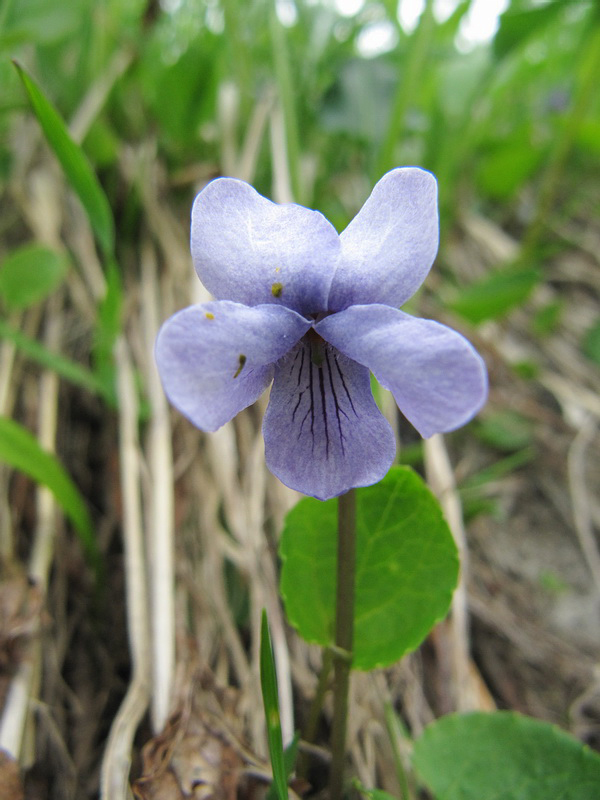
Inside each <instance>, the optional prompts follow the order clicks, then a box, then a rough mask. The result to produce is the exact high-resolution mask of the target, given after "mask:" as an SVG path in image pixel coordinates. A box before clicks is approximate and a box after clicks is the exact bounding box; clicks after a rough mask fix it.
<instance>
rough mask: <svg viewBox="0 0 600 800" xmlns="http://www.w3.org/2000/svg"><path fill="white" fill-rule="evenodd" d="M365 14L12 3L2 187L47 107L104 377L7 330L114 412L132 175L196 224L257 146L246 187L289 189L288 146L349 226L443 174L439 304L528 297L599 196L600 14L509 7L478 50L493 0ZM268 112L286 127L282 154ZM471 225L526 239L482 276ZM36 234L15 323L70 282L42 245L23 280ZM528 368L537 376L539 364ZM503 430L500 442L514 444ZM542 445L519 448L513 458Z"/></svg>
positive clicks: (503, 310)
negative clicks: (390, 176) (467, 255)
mask: <svg viewBox="0 0 600 800" xmlns="http://www.w3.org/2000/svg"><path fill="white" fill-rule="evenodd" d="M352 5H354V12H353V13H350V12H349V11H345V10H344V3H343V2H342V0H251V1H250V2H246V1H245V0H100V2H98V0H72V2H70V3H68V4H65V3H57V2H55V0H1V2H0V83H1V85H2V87H3V91H2V94H1V96H0V187H1V188H0V194H2V196H3V195H4V189H5V188H7V187H8V186H10V185H11V182H13V183H14V182H15V181H17V182H18V181H19V180H23V176H22V175H21V174H20V173H19V168H20V167H19V158H20V154H19V147H18V142H17V140H18V137H19V135H20V133H19V132H20V130H21V128H20V127H19V126H20V125H21V124H22V122H23V119H24V117H26V116H29V117H31V115H32V110H31V109H32V108H33V109H34V110H35V114H36V116H37V119H38V122H39V123H40V125H41V126H42V129H43V130H44V133H45V136H46V140H47V142H48V143H49V144H50V146H51V148H52V150H53V151H54V155H55V156H56V157H57V158H58V160H59V162H60V163H61V164H62V167H63V170H64V174H65V176H66V178H67V180H68V181H69V182H70V184H71V186H72V187H73V188H74V190H75V192H76V194H77V195H78V196H79V198H80V199H81V201H82V203H83V205H84V207H85V209H86V211H87V214H88V218H89V220H90V223H91V225H92V228H93V230H94V232H95V234H96V239H97V242H98V244H99V246H100V253H99V255H100V257H101V260H102V262H103V266H104V270H105V276H104V277H105V284H106V289H107V293H106V294H105V296H104V299H101V298H100V297H99V298H98V300H97V303H98V307H97V309H96V319H95V327H94V332H93V334H92V345H91V349H92V352H91V354H90V361H91V363H92V365H93V368H92V371H89V369H88V368H87V365H86V369H85V370H82V369H79V370H77V369H76V365H74V364H73V363H70V362H69V361H68V360H66V359H65V358H62V357H61V356H59V355H58V354H52V353H49V352H48V351H46V350H45V349H44V348H43V346H42V345H39V346H37V347H36V345H35V343H32V341H31V340H28V339H27V338H26V337H24V336H23V335H21V334H20V333H19V332H18V331H16V330H15V329H14V327H11V326H12V322H11V324H10V325H8V324H5V325H4V327H3V332H2V336H3V337H4V338H10V339H11V340H12V341H13V342H15V343H17V346H19V347H20V348H21V349H22V350H23V351H24V352H25V354H26V355H27V356H28V357H30V358H33V359H34V360H37V361H38V362H40V363H44V364H47V365H48V364H50V365H51V364H53V363H54V364H55V365H56V368H57V370H58V371H60V373H61V374H62V375H63V376H67V377H68V376H71V379H72V380H74V381H75V382H76V383H79V384H80V385H84V386H88V387H91V388H92V390H93V391H96V392H99V393H100V394H101V395H102V396H103V397H104V398H105V399H106V400H107V401H108V402H109V403H115V402H116V399H115V396H114V369H113V366H112V349H113V345H114V342H115V340H116V338H117V336H118V335H119V331H120V325H121V316H122V307H123V298H122V287H123V285H125V284H126V279H125V276H124V274H123V272H124V270H125V269H126V268H127V267H126V265H127V264H130V263H132V262H131V259H130V258H128V257H125V256H126V254H128V255H129V256H130V255H131V251H132V250H135V248H136V246H137V243H136V241H135V239H136V236H137V233H138V232H139V230H140V226H141V224H142V222H143V219H142V216H143V211H142V207H143V204H142V201H141V198H140V191H141V189H140V185H139V183H138V182H137V180H136V178H135V177H133V178H132V176H131V174H128V173H127V169H126V166H125V165H126V164H127V163H131V158H132V154H139V153H142V152H145V153H150V154H151V155H150V156H146V158H147V157H150V158H153V159H155V160H156V161H157V162H158V163H160V165H161V170H162V174H163V175H164V183H163V189H164V188H165V187H166V189H167V191H169V193H170V194H169V205H170V206H171V208H172V209H173V211H174V212H175V213H176V214H177V215H179V216H180V218H181V219H182V220H186V219H187V218H188V215H189V209H190V206H191V201H192V198H193V195H194V193H195V192H196V191H197V190H198V189H199V188H200V186H201V184H202V182H203V181H206V180H208V179H210V178H211V177H213V176H216V175H218V174H225V173H227V172H229V173H230V174H231V172H236V170H237V169H239V167H240V164H241V156H242V154H244V153H246V154H248V153H250V154H251V155H252V153H253V152H254V156H253V157H251V158H250V159H249V160H247V161H246V170H247V171H246V174H245V177H247V178H249V179H251V180H252V182H253V183H254V185H255V186H256V187H257V189H258V190H259V191H261V192H262V193H264V194H266V195H268V196H274V195H276V191H275V187H276V184H277V179H278V178H281V175H276V170H277V169H279V170H280V171H281V163H280V164H279V166H277V158H276V157H274V152H275V151H276V149H277V147H279V148H280V149H281V147H282V143H284V145H285V153H284V156H286V155H287V160H286V158H285V157H284V162H285V161H287V169H288V170H289V185H290V188H291V190H292V192H293V194H294V196H295V198H296V200H298V201H299V202H302V203H304V204H306V205H309V206H311V207H314V208H318V209H319V210H321V211H322V212H323V213H324V214H325V215H326V216H327V217H328V218H329V219H331V220H332V221H333V222H334V224H336V225H337V227H338V228H339V229H342V228H343V227H344V226H345V225H346V224H347V222H348V221H349V219H351V218H352V216H353V215H354V213H355V212H356V211H357V210H358V208H360V206H361V205H362V203H363V201H364V199H365V197H366V195H367V194H368V192H369V190H370V188H371V186H372V185H373V184H374V182H375V181H376V180H377V179H378V178H379V177H380V175H381V174H382V172H384V171H385V170H387V169H390V168H392V167H394V166H398V165H406V164H417V165H420V166H422V167H424V168H426V169H429V170H431V171H432V172H434V173H435V174H436V176H437V178H438V181H439V189H440V208H441V225H442V228H443V236H442V244H441V249H440V256H439V265H440V267H441V269H440V270H438V271H437V272H436V275H438V276H439V277H438V280H441V286H440V285H439V284H438V287H439V289H440V291H439V292H436V294H435V295H434V296H432V297H431V298H430V301H431V302H432V303H433V304H434V305H435V304H437V305H438V306H441V305H442V303H443V304H444V305H445V307H446V309H448V310H450V311H451V312H453V313H454V314H456V315H459V316H461V317H462V318H463V319H464V320H466V321H467V322H468V323H469V324H471V325H473V326H476V325H479V324H482V323H485V322H486V321H488V320H490V319H497V318H501V317H503V316H506V315H507V314H509V313H510V312H511V311H513V310H514V309H515V308H516V307H520V306H522V305H523V304H524V303H525V302H526V301H527V300H528V298H529V297H530V296H531V295H532V293H534V292H535V290H536V287H538V286H539V285H540V283H543V282H544V281H547V280H549V276H548V271H547V268H546V267H547V263H548V254H549V253H551V254H556V253H559V252H560V251H561V249H565V248H567V247H570V246H572V245H573V234H572V233H567V234H564V232H563V229H565V226H568V225H571V230H572V229H573V226H575V227H574V229H575V230H577V229H581V228H585V226H586V225H588V224H590V221H592V220H593V219H594V217H597V211H598V206H600V197H599V195H598V188H597V187H598V185H600V157H599V156H600V93H599V92H598V91H597V83H598V80H597V79H598V75H599V74H600V2H598V0H578V2H571V0H512V2H508V3H507V6H506V9H505V11H504V12H503V13H502V14H501V15H500V17H499V19H498V20H497V29H496V32H495V34H493V33H490V35H489V36H488V37H487V39H485V40H483V41H481V42H479V43H477V42H476V41H474V39H473V37H472V32H471V38H470V39H469V30H470V29H469V24H471V25H472V19H473V18H474V16H476V14H477V13H481V11H482V9H484V7H485V6H486V5H487V7H488V12H489V7H490V6H491V4H489V3H486V2H484V0H453V2H452V0H451V1H450V2H445V3H441V2H438V0H424V2H423V3H422V4H421V7H422V10H421V13H420V14H413V19H412V22H411V23H410V24H409V23H408V22H407V14H408V12H410V11H411V9H413V10H414V8H415V5H418V4H415V3H414V2H412V1H411V0H400V2H399V3H397V2H396V0H379V1H377V0H362V2H360V0H356V2H354V3H353V4H352ZM346 6H347V7H349V6H348V4H346ZM442 12H443V13H442ZM469 20H471V23H469ZM11 59H15V60H17V61H18V63H19V64H21V65H22V66H23V71H22V72H21V73H20V74H21V78H22V83H21V82H20V81H19V74H18V73H17V71H16V70H15V69H14V68H13V66H12V64H11ZM29 76H31V79H30V78H29ZM273 108H276V109H279V110H280V113H281V118H282V120H283V126H284V127H283V130H284V136H283V139H282V141H281V142H279V144H278V145H275V144H274V140H275V138H276V133H275V132H274V129H273V116H271V117H269V116H268V115H269V113H271V112H272V111H273ZM261 109H262V110H263V112H264V114H263V123H264V124H263V127H262V129H261V128H260V116H261ZM82 119H85V120H86V123H85V124H82V122H81V121H82ZM257 120H258V122H257ZM63 121H64V123H63ZM269 126H271V127H270V128H269ZM256 131H258V134H257V133H256ZM253 136H254V137H255V141H253V138H252V137H253ZM252 146H253V147H254V151H253V150H252ZM128 159H129V162H128V161H127V160H128ZM134 160H135V159H134ZM90 167H91V169H90ZM284 169H285V168H284ZM469 214H471V215H473V214H474V215H476V216H479V217H485V218H487V219H489V220H492V221H493V222H495V223H496V225H497V230H498V231H500V232H501V233H505V234H507V235H508V237H510V240H511V241H512V243H513V253H512V255H511V257H510V258H506V259H502V258H500V257H498V256H497V255H496V256H492V258H491V259H488V261H489V263H488V265H487V267H486V271H483V272H482V270H481V268H480V269H479V270H478V271H477V272H476V273H474V274H472V273H470V272H469V270H468V269H466V270H464V271H462V270H457V269H456V268H455V264H456V262H455V261H454V262H453V261H452V259H450V258H447V253H448V250H447V248H448V247H449V246H450V245H451V243H452V235H451V234H452V232H453V230H460V226H461V225H462V224H463V222H464V218H465V215H469ZM6 218H7V219H12V217H6ZM113 219H114V230H113ZM7 225H8V226H10V223H5V227H6V226H7ZM575 236H576V234H575ZM28 241H29V240H28V239H27V238H25V239H23V237H21V236H19V234H18V233H16V234H14V235H13V234H12V233H11V234H10V235H8V236H7V237H6V242H7V244H6V245H5V247H4V248H3V249H1V250H0V262H1V263H3V264H4V267H3V273H2V277H0V304H1V306H0V311H1V312H2V313H4V311H6V310H11V309H13V310H14V309H16V308H17V307H19V308H22V307H24V305H27V304H28V303H29V302H33V301H34V300H35V299H36V298H39V299H42V298H43V297H44V296H45V295H46V294H47V293H48V292H50V291H52V290H54V289H55V288H56V287H57V285H58V284H59V283H60V281H61V280H64V278H65V276H66V274H67V271H66V270H63V269H62V265H64V264H66V263H67V261H64V260H63V257H62V256H61V257H60V258H59V257H58V256H55V255H52V253H50V251H48V250H47V249H46V250H45V251H43V252H42V251H40V252H39V253H38V255H39V256H40V258H39V262H38V266H37V267H36V264H35V263H33V262H32V260H31V257H30V256H31V252H33V254H34V255H35V254H36V251H35V250H33V251H24V252H25V255H26V256H27V253H28V252H29V256H28V259H29V260H27V258H26V261H27V263H26V264H25V266H24V268H23V272H22V281H23V286H22V287H19V286H18V285H16V288H15V281H14V273H15V269H14V265H15V263H16V264H17V265H18V264H19V263H21V262H20V261H19V259H22V258H23V252H22V251H21V250H19V247H20V246H21V245H23V244H25V243H28ZM31 246H32V247H34V248H35V247H36V246H37V245H36V244H35V243H32V244H31ZM64 258H65V259H66V258H67V256H65V257H64ZM76 266H77V265H76ZM36 270H39V273H37V272H36ZM18 282H19V281H18V280H17V284H18ZM24 298H25V299H24ZM417 304H418V301H417ZM411 310H412V309H411ZM414 310H415V311H418V308H415V309H414ZM562 316H563V305H562V303H561V301H560V300H557V299H550V300H549V301H548V302H546V303H545V304H544V305H543V306H539V304H538V307H537V308H535V310H534V311H532V313H531V318H530V324H529V330H530V333H531V335H532V336H536V337H539V338H543V337H547V336H549V335H551V334H554V333H555V332H556V331H557V330H559V328H560V325H561V320H562ZM598 341H599V337H598V325H597V324H595V325H592V326H591V327H590V326H589V325H588V328H587V333H584V334H583V335H582V337H581V341H580V346H581V348H582V350H583V352H585V354H586V355H587V356H588V357H589V358H590V359H591V360H592V361H594V362H598V361H600V356H599V355H598V352H599V346H598ZM515 369H519V370H520V374H521V375H522V376H524V377H525V378H531V377H534V376H535V374H536V370H537V366H536V364H535V363H534V362H533V361H532V362H527V363H523V364H522V365H521V366H519V365H517V366H515ZM496 421H497V420H496ZM504 423H507V421H506V420H504ZM509 423H510V424H508V423H507V424H505V425H504V427H505V428H506V429H507V430H508V434H507V435H506V437H505V439H506V441H511V436H513V437H514V436H517V438H518V437H519V436H520V435H521V433H522V431H521V430H520V428H519V427H518V426H517V428H514V426H513V425H512V423H511V422H510V421H509ZM513 428H514V430H513ZM494 430H495V432H496V434H498V435H499V436H500V439H501V438H502V435H501V432H500V433H499V430H500V429H499V428H498V427H497V426H495V427H494V425H493V424H492V423H490V426H488V430H487V433H485V432H482V435H483V437H484V438H485V436H487V437H488V439H489V436H490V435H491V433H492V432H493V431H494ZM506 441H505V443H504V444H505V445H506ZM499 443H500V449H505V450H507V451H510V450H511V449H512V447H508V446H506V447H502V442H500V440H498V441H497V442H496V445H498V444H499ZM529 452H530V451H529V449H528V447H527V446H526V445H525V443H523V444H522V445H521V446H520V449H518V450H517V453H516V455H519V453H521V454H522V453H526V454H529ZM511 457H512V456H509V461H510V458H511ZM511 463H512V462H511Z"/></svg>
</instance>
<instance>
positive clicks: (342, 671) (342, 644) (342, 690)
mask: <svg viewBox="0 0 600 800" xmlns="http://www.w3.org/2000/svg"><path fill="white" fill-rule="evenodd" d="M355 579H356V496H355V491H354V489H351V490H350V491H349V492H347V493H346V494H343V495H342V496H341V497H340V498H339V500H338V551H337V588H336V613H335V649H334V654H333V667H334V683H333V723H332V729H331V772H330V777H329V795H330V798H331V800H341V797H342V795H343V790H344V764H345V758H346V728H347V720H348V694H349V688H350V670H351V668H352V648H353V646H354V589H355Z"/></svg>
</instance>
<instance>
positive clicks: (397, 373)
mask: <svg viewBox="0 0 600 800" xmlns="http://www.w3.org/2000/svg"><path fill="white" fill-rule="evenodd" d="M315 327H316V330H317V331H318V332H319V334H320V335H321V336H323V337H324V338H325V339H326V340H327V341H328V342H331V344H332V345H333V346H334V347H337V348H338V349H339V350H341V351H342V352H343V353H345V354H346V355H347V356H348V357H349V358H353V359H355V360H356V361H358V362H359V363H360V364H364V365H365V366H366V367H368V368H369V369H370V370H371V372H372V373H373V374H374V375H375V377H376V378H377V380H378V381H379V382H380V383H381V384H382V385H383V386H385V387H386V388H387V389H390V390H391V392H392V394H393V395H394V399H395V400H396V403H397V404H398V406H399V408H400V410H401V411H402V413H403V414H404V415H405V416H406V417H407V418H408V419H409V420H410V422H412V424H413V425H414V426H415V428H416V429H417V430H418V431H419V433H420V434H421V436H424V437H428V436H432V435H433V434H434V433H445V432H446V431H451V430H454V429H455V428H459V427H460V426H461V425H464V424H465V423H466V422H468V421H469V420H470V419H471V418H472V417H474V416H475V414H476V413H477V412H478V411H479V410H480V408H481V407H482V406H483V404H484V403H485V401H486V399H487V372H486V368H485V364H484V362H483V359H482V358H481V356H480V355H479V354H478V353H477V352H476V351H475V349H474V348H473V346H472V345H471V344H470V343H469V342H468V341H467V340H466V339H465V338H464V336H461V334H460V333H457V332H456V331H453V330H452V329H451V328H447V327H446V326H445V325H441V324H440V323H439V322H433V321H432V320H428V319H418V318H416V317H411V316H410V315H409V314H405V313H404V312H403V311H398V310H397V309H395V308H391V307H390V306H384V305H377V304H374V305H366V306H351V307H350V308H347V309H346V310H345V311H341V312H340V313H339V314H332V315H331V316H329V317H326V318H325V319H324V320H323V321H322V322H320V323H319V324H318V325H316V326H315Z"/></svg>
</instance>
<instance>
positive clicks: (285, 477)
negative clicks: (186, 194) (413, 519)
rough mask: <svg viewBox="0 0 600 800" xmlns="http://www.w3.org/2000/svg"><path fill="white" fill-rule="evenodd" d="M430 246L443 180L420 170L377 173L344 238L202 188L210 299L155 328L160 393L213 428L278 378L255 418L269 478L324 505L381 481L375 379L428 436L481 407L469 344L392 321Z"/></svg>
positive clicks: (429, 259) (440, 329)
mask: <svg viewBox="0 0 600 800" xmlns="http://www.w3.org/2000/svg"><path fill="white" fill-rule="evenodd" d="M437 247H438V214H437V184H436V181H435V178H434V177H433V176H432V175H431V174H430V173H429V172H425V171H423V170H421V169H417V168H413V167H410V168H403V169H395V170H392V171H391V172H388V173H387V174H386V175H384V177H383V178H382V179H381V180H380V181H379V182H378V183H377V185H376V186H375V188H374V189H373V192H372V194H371V196H370V197H369V198H368V200H367V201H366V203H365V204H364V206H363V207H362V209H361V210H360V211H359V213H358V214H357V216H356V217H355V218H354V220H353V221H352V222H351V223H350V224H349V225H348V227H347V228H346V229H345V230H344V231H343V233H341V234H339V235H338V233H337V232H336V230H335V229H334V227H333V226H332V225H331V224H330V223H329V222H328V221H327V220H326V219H325V217H323V216H322V215H321V214H320V213H319V212H317V211H311V210H309V209H307V208H303V207H302V206H298V205H294V204H285V205H277V204H276V203H272V202H271V201H270V200H267V199H265V198H264V197H262V196H261V195H259V194H258V193H257V192H256V191H255V190H254V189H253V188H252V187H251V186H249V185H248V184H247V183H244V182H243V181H239V180H234V179H231V178H219V179H217V180H214V181H212V182H211V183H209V184H208V185H207V186H206V188H205V189H203V191H202V192H200V194H199V195H198V196H197V197H196V200H195V202H194V208H193V211H192V256H193V261H194V266H195V268H196V272H197V273H198V276H199V278H200V280H201V281H202V283H203V284H204V285H205V286H206V288H207V289H208V290H209V291H210V292H212V294H213V295H214V296H215V297H216V298H217V300H215V301H214V302H209V303H202V304H200V305H195V306H191V307H190V308H186V309H183V310H182V311H179V312H178V313H176V314H175V315H174V316H172V317H171V318H170V319H169V320H167V322H165V324H164V325H163V327H162V329H161V330H160V333H159V335H158V339H157V345H156V360H157V363H158V368H159V371H160V375H161V378H162V382H163V386H164V388H165V392H166V394H167V396H168V397H169V399H170V401H171V402H172V403H173V405H174V406H176V407H177V408H178V409H179V410H180V411H181V413H182V414H184V415H185V416H186V417H188V419H190V420H191V421H192V422H193V423H194V425H196V426H197V427H198V428H200V429H201V430H203V431H215V430H217V428H219V427H220V426H221V425H223V424H224V423H225V422H227V421H228V420H230V419H231V418H232V417H234V416H235V415H236V414H237V413H238V412H239V411H241V410H242V409H243V408H246V407H247V406H249V405H250V404H251V403H254V402H255V400H257V398H258V397H259V396H260V395H261V393H262V392H263V391H264V390H265V389H266V388H267V387H268V386H269V384H270V383H271V381H273V387H272V389H271V397H270V400H269V405H268V408H267V411H266V414H265V417H264V421H263V436H264V440H265V456H266V462H267V466H268V467H269V469H270V470H271V472H273V473H274V474H275V475H276V476H277V477H278V478H279V479H280V480H281V481H282V482H283V483H285V484H286V485H287V486H290V487H291V488H292V489H297V490H298V491H300V492H303V493H304V494H307V495H312V496H314V497H317V498H319V499H321V500H325V499H328V498H330V497H335V496H337V495H340V494H342V493H343V492H346V491H348V490H349V489H351V488H353V487H356V486H368V485H370V484H372V483H376V482H377V481H378V480H380V479H381V478H382V477H383V476H384V475H385V474H386V472H387V471H388V469H389V467H390V466H391V464H392V462H393V460H394V455H395V441H394V435H393V432H392V430H391V428H390V426H389V424H388V423H387V421H386V420H385V418H384V417H383V415H382V414H381V412H380V411H379V409H378V408H377V405H376V404H375V401H374V400H373V396H372V394H371V388H370V377H369V372H370V371H371V372H372V373H373V374H374V375H375V377H376V378H377V380H378V381H379V382H380V383H381V384H382V385H383V386H385V387H386V388H388V389H390V390H391V392H392V393H393V396H394V399H395V400H396V402H397V404H398V406H399V408H400V409H401V411H402V412H403V414H404V415H405V416H406V417H407V418H408V419H409V420H410V422H411V423H412V424H413V425H414V427H415V428H416V429H417V430H418V431H419V433H420V434H421V435H422V436H424V437H428V436H431V435H432V434H434V433H440V432H445V431H450V430H454V429H455V428H458V427H459V426H461V425H463V424H464V423H466V422H467V421H468V420H469V419H471V417H473V416H474V414H476V413H477V411H478V410H479V409H480V408H481V406H482V405H483V403H484V402H485V399H486V394H487V377H486V370H485V366H484V363H483V361H482V359H481V357H480V356H479V355H478V354H477V353H476V351H475V350H474V349H473V347H472V346H471V344H469V342H468V341H467V340H466V339H465V338H464V337H463V336H461V335H460V334H459V333H456V331H453V330H451V329H450V328H447V327H446V326H444V325H441V324H439V323H437V322H433V321H431V320H425V319H417V318H415V317H412V316H410V315H409V314H406V313H404V312H403V311H399V310H398V306H401V305H402V304H403V303H405V302H406V301H407V300H408V299H409V297H411V295H413V294H414V292H415V291H416V290H417V289H418V288H419V286H420V285H421V283H422V282H423V281H424V279H425V277H426V275H427V273H428V272H429V269H430V267H431V265H432V263H433V260H434V258H435V255H436V252H437Z"/></svg>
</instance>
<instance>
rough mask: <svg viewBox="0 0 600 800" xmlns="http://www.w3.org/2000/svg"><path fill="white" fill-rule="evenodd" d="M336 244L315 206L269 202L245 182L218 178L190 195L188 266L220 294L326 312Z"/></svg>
mask: <svg viewBox="0 0 600 800" xmlns="http://www.w3.org/2000/svg"><path fill="white" fill-rule="evenodd" d="M339 248H340V244H339V237H338V234H337V231H336V230H335V228H334V227H333V226H332V225H331V224H330V223H329V222H328V221H327V220H326V219H325V217H324V216H323V215H322V214H320V213H319V212H318V211H312V210H310V209H308V208H304V207H302V206H298V205H295V204H293V203H285V204H281V205H279V204H277V203H272V202H271V201H270V200H267V199H266V198H265V197H262V196H261V195H260V194H258V192H257V191H256V190H255V189H253V188H252V186H250V185H249V184H247V183H245V182H244V181H240V180H236V179H234V178H218V179H217V180H214V181H211V183H209V184H208V185H207V186H206V187H205V188H204V189H203V190H202V191H201V192H200V194H199V195H198V196H197V197H196V200H195V201H194V207H193V209H192V257H193V261H194V266H195V268H196V272H197V273H198V276H199V278H200V280H201V281H202V283H203V284H204V285H205V286H206V288H207V289H208V290H209V291H210V292H212V294H214V296H215V297H217V298H219V299H223V300H234V301H236V302H239V303H245V304H246V305H249V306H255V305H258V304H260V303H273V304H276V305H284V306H287V307H288V308H291V309H294V310H295V311H299V312H300V313H302V314H316V313H318V312H320V311H324V310H326V308H327V297H328V294H329V287H330V286H331V279H332V277H333V272H334V269H335V266H336V264H337V259H338V255H339Z"/></svg>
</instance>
